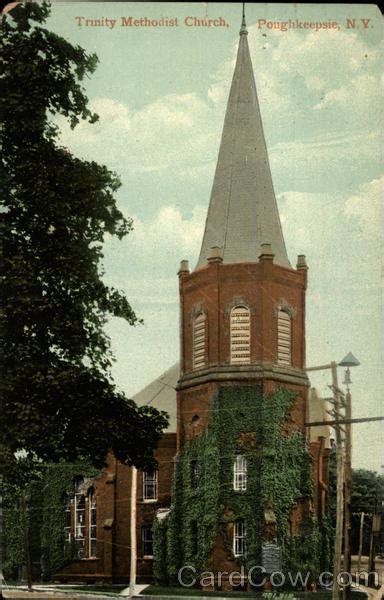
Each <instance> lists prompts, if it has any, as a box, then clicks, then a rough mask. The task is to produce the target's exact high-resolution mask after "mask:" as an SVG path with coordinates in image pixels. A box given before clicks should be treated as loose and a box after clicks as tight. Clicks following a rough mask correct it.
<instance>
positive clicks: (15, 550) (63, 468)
mask: <svg viewBox="0 0 384 600" xmlns="http://www.w3.org/2000/svg"><path fill="white" fill-rule="evenodd" d="M98 473H99V471H97V470H96V469H95V468H94V467H92V466H90V465H89V464H85V463H78V464H67V463H59V464H51V465H46V466H45V467H44V469H43V474H42V476H41V478H40V479H39V480H38V481H32V482H31V483H29V484H28V485H27V487H26V488H25V489H23V490H21V489H17V488H15V487H14V488H12V489H9V491H8V493H6V494H5V497H4V523H5V536H4V537H5V542H6V543H5V561H4V572H5V577H6V578H10V579H15V578H16V577H17V575H18V571H19V569H20V566H21V565H24V564H25V545H24V531H23V527H22V523H21V519H20V498H21V494H24V495H26V496H27V498H28V507H29V508H28V511H27V523H28V530H29V545H30V550H31V557H32V564H33V567H34V576H35V577H36V578H40V577H41V578H42V579H44V580H47V581H48V580H50V579H51V578H52V576H53V575H54V574H55V573H56V572H57V571H58V570H59V569H60V568H61V567H63V566H64V565H65V563H66V562H67V561H69V560H71V559H72V558H73V551H74V549H73V548H71V547H68V546H66V544H65V537H64V526H65V505H66V494H67V493H68V492H71V491H72V490H73V481H74V478H75V477H76V476H78V475H83V476H84V477H95V476H96V475H97V474H98Z"/></svg>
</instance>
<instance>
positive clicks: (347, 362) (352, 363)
mask: <svg viewBox="0 0 384 600" xmlns="http://www.w3.org/2000/svg"><path fill="white" fill-rule="evenodd" d="M359 364H360V363H359V361H358V360H357V358H355V357H354V356H353V354H352V352H348V354H347V356H344V358H343V360H342V361H341V362H339V367H347V368H346V370H345V372H344V381H343V384H344V385H346V386H347V391H348V392H349V385H350V384H351V383H352V381H351V371H350V370H349V368H350V367H358V366H359Z"/></svg>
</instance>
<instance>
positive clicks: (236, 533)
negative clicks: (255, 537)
mask: <svg viewBox="0 0 384 600" xmlns="http://www.w3.org/2000/svg"><path fill="white" fill-rule="evenodd" d="M233 553H234V555H235V556H245V555H246V553H247V530H246V527H245V523H244V520H243V519H239V520H238V521H236V522H235V524H234V527H233Z"/></svg>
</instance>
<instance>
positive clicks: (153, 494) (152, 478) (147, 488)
mask: <svg viewBox="0 0 384 600" xmlns="http://www.w3.org/2000/svg"><path fill="white" fill-rule="evenodd" d="M143 500H147V501H150V500H152V501H153V500H157V471H144V473H143Z"/></svg>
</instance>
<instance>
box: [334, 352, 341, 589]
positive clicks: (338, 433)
mask: <svg viewBox="0 0 384 600" xmlns="http://www.w3.org/2000/svg"><path fill="white" fill-rule="evenodd" d="M331 371H332V390H333V398H334V409H335V420H336V421H338V419H339V418H340V390H339V386H338V381H337V365H336V363H335V362H332V363H331ZM335 429H336V459H337V492H336V532H335V550H334V558H333V587H332V600H339V583H338V579H337V578H338V575H339V573H340V566H341V550H342V543H343V508H344V506H343V505H344V497H343V483H344V446H343V443H342V437H341V430H340V425H339V424H336V427H335Z"/></svg>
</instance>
